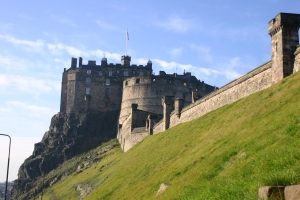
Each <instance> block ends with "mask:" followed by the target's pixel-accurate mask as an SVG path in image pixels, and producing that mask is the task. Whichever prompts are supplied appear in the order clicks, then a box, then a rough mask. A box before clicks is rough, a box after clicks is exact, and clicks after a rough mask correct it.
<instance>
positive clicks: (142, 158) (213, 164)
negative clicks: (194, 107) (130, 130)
mask: <svg viewBox="0 0 300 200" xmlns="http://www.w3.org/2000/svg"><path fill="white" fill-rule="evenodd" d="M299 80H300V73H297V74H294V75H292V76H291V77H289V78H287V79H285V80H283V81H282V82H280V83H278V84H276V85H274V86H272V87H271V88H269V89H267V90H264V91H261V92H258V93H256V94H254V95H251V96H249V97H247V98H245V99H242V100H239V101H238V102H236V103H233V104H230V105H227V106H224V107H222V108H220V109H218V110H215V111H213V112H210V113H208V114H206V115H205V116H203V117H201V118H198V119H196V120H193V121H191V122H188V123H184V124H180V125H178V126H176V127H174V128H171V129H169V130H167V131H165V132H164V133H160V134H158V135H154V136H149V137H147V138H146V139H145V140H144V141H143V142H141V143H140V144H138V145H136V146H135V147H134V148H132V149H131V150H129V151H128V152H126V153H122V151H121V150H120V148H115V149H113V150H111V151H109V152H107V153H106V154H107V156H105V157H104V158H103V159H102V160H101V161H100V162H97V163H94V164H93V165H92V167H90V168H88V169H86V170H85V171H83V172H82V173H80V174H75V173H73V174H72V175H70V176H69V177H67V178H65V179H64V180H62V181H60V182H58V183H56V184H54V185H53V186H52V187H51V188H49V189H48V192H47V195H48V196H46V197H47V198H49V199H50V198H51V197H53V196H56V197H58V198H59V199H78V194H76V187H75V186H76V184H78V183H90V184H92V185H93V188H94V190H93V192H92V193H90V194H89V196H87V197H86V199H257V191H258V188H259V187H260V186H263V185H288V184H297V183H300V162H299V161H300V159H299V158H300V123H299V122H300V102H299V100H300V81H299ZM108 154H109V155H108ZM100 168H101V169H102V170H100ZM162 182H169V183H170V184H171V186H170V187H169V188H168V189H167V190H166V191H165V192H164V193H163V194H161V195H160V196H158V197H156V192H157V190H158V189H159V186H160V184H161V183H162Z"/></svg>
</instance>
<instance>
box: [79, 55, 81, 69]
mask: <svg viewBox="0 0 300 200" xmlns="http://www.w3.org/2000/svg"><path fill="white" fill-rule="evenodd" d="M79 67H82V57H79Z"/></svg>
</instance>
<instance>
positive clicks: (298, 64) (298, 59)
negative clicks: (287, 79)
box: [294, 45, 300, 73]
mask: <svg viewBox="0 0 300 200" xmlns="http://www.w3.org/2000/svg"><path fill="white" fill-rule="evenodd" d="M299 70H300V45H298V46H297V49H296V52H295V64H294V73H295V72H297V71H299Z"/></svg>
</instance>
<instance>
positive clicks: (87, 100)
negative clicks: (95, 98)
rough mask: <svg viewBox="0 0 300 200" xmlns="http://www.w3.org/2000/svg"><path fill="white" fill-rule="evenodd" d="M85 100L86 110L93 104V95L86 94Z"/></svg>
mask: <svg viewBox="0 0 300 200" xmlns="http://www.w3.org/2000/svg"><path fill="white" fill-rule="evenodd" d="M84 100H85V110H86V111H88V110H89V109H90V105H91V95H89V94H86V95H85V97H84Z"/></svg>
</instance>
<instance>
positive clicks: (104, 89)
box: [66, 69, 122, 113]
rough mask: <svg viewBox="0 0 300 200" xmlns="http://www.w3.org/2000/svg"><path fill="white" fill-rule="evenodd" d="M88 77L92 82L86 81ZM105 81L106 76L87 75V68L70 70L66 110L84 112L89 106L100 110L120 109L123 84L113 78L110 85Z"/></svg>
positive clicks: (91, 108)
mask: <svg viewBox="0 0 300 200" xmlns="http://www.w3.org/2000/svg"><path fill="white" fill-rule="evenodd" d="M87 77H89V78H90V79H91V82H90V83H87V82H86V78H87ZM105 81H106V78H105V77H104V76H99V75H98V74H90V75H87V73H86V70H82V71H80V69H79V70H78V71H73V72H72V71H70V72H69V73H68V84H67V87H68V89H67V108H66V112H67V113H71V112H83V111H84V110H86V109H87V108H89V109H90V110H98V111H100V110H101V111H113V110H120V104H121V98H122V97H121V96H122V88H121V85H120V84H119V82H117V81H113V80H111V82H110V85H105ZM86 88H89V89H90V95H89V96H90V100H89V105H88V102H87V100H88V99H87V98H86ZM75 91H76V93H75Z"/></svg>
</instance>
